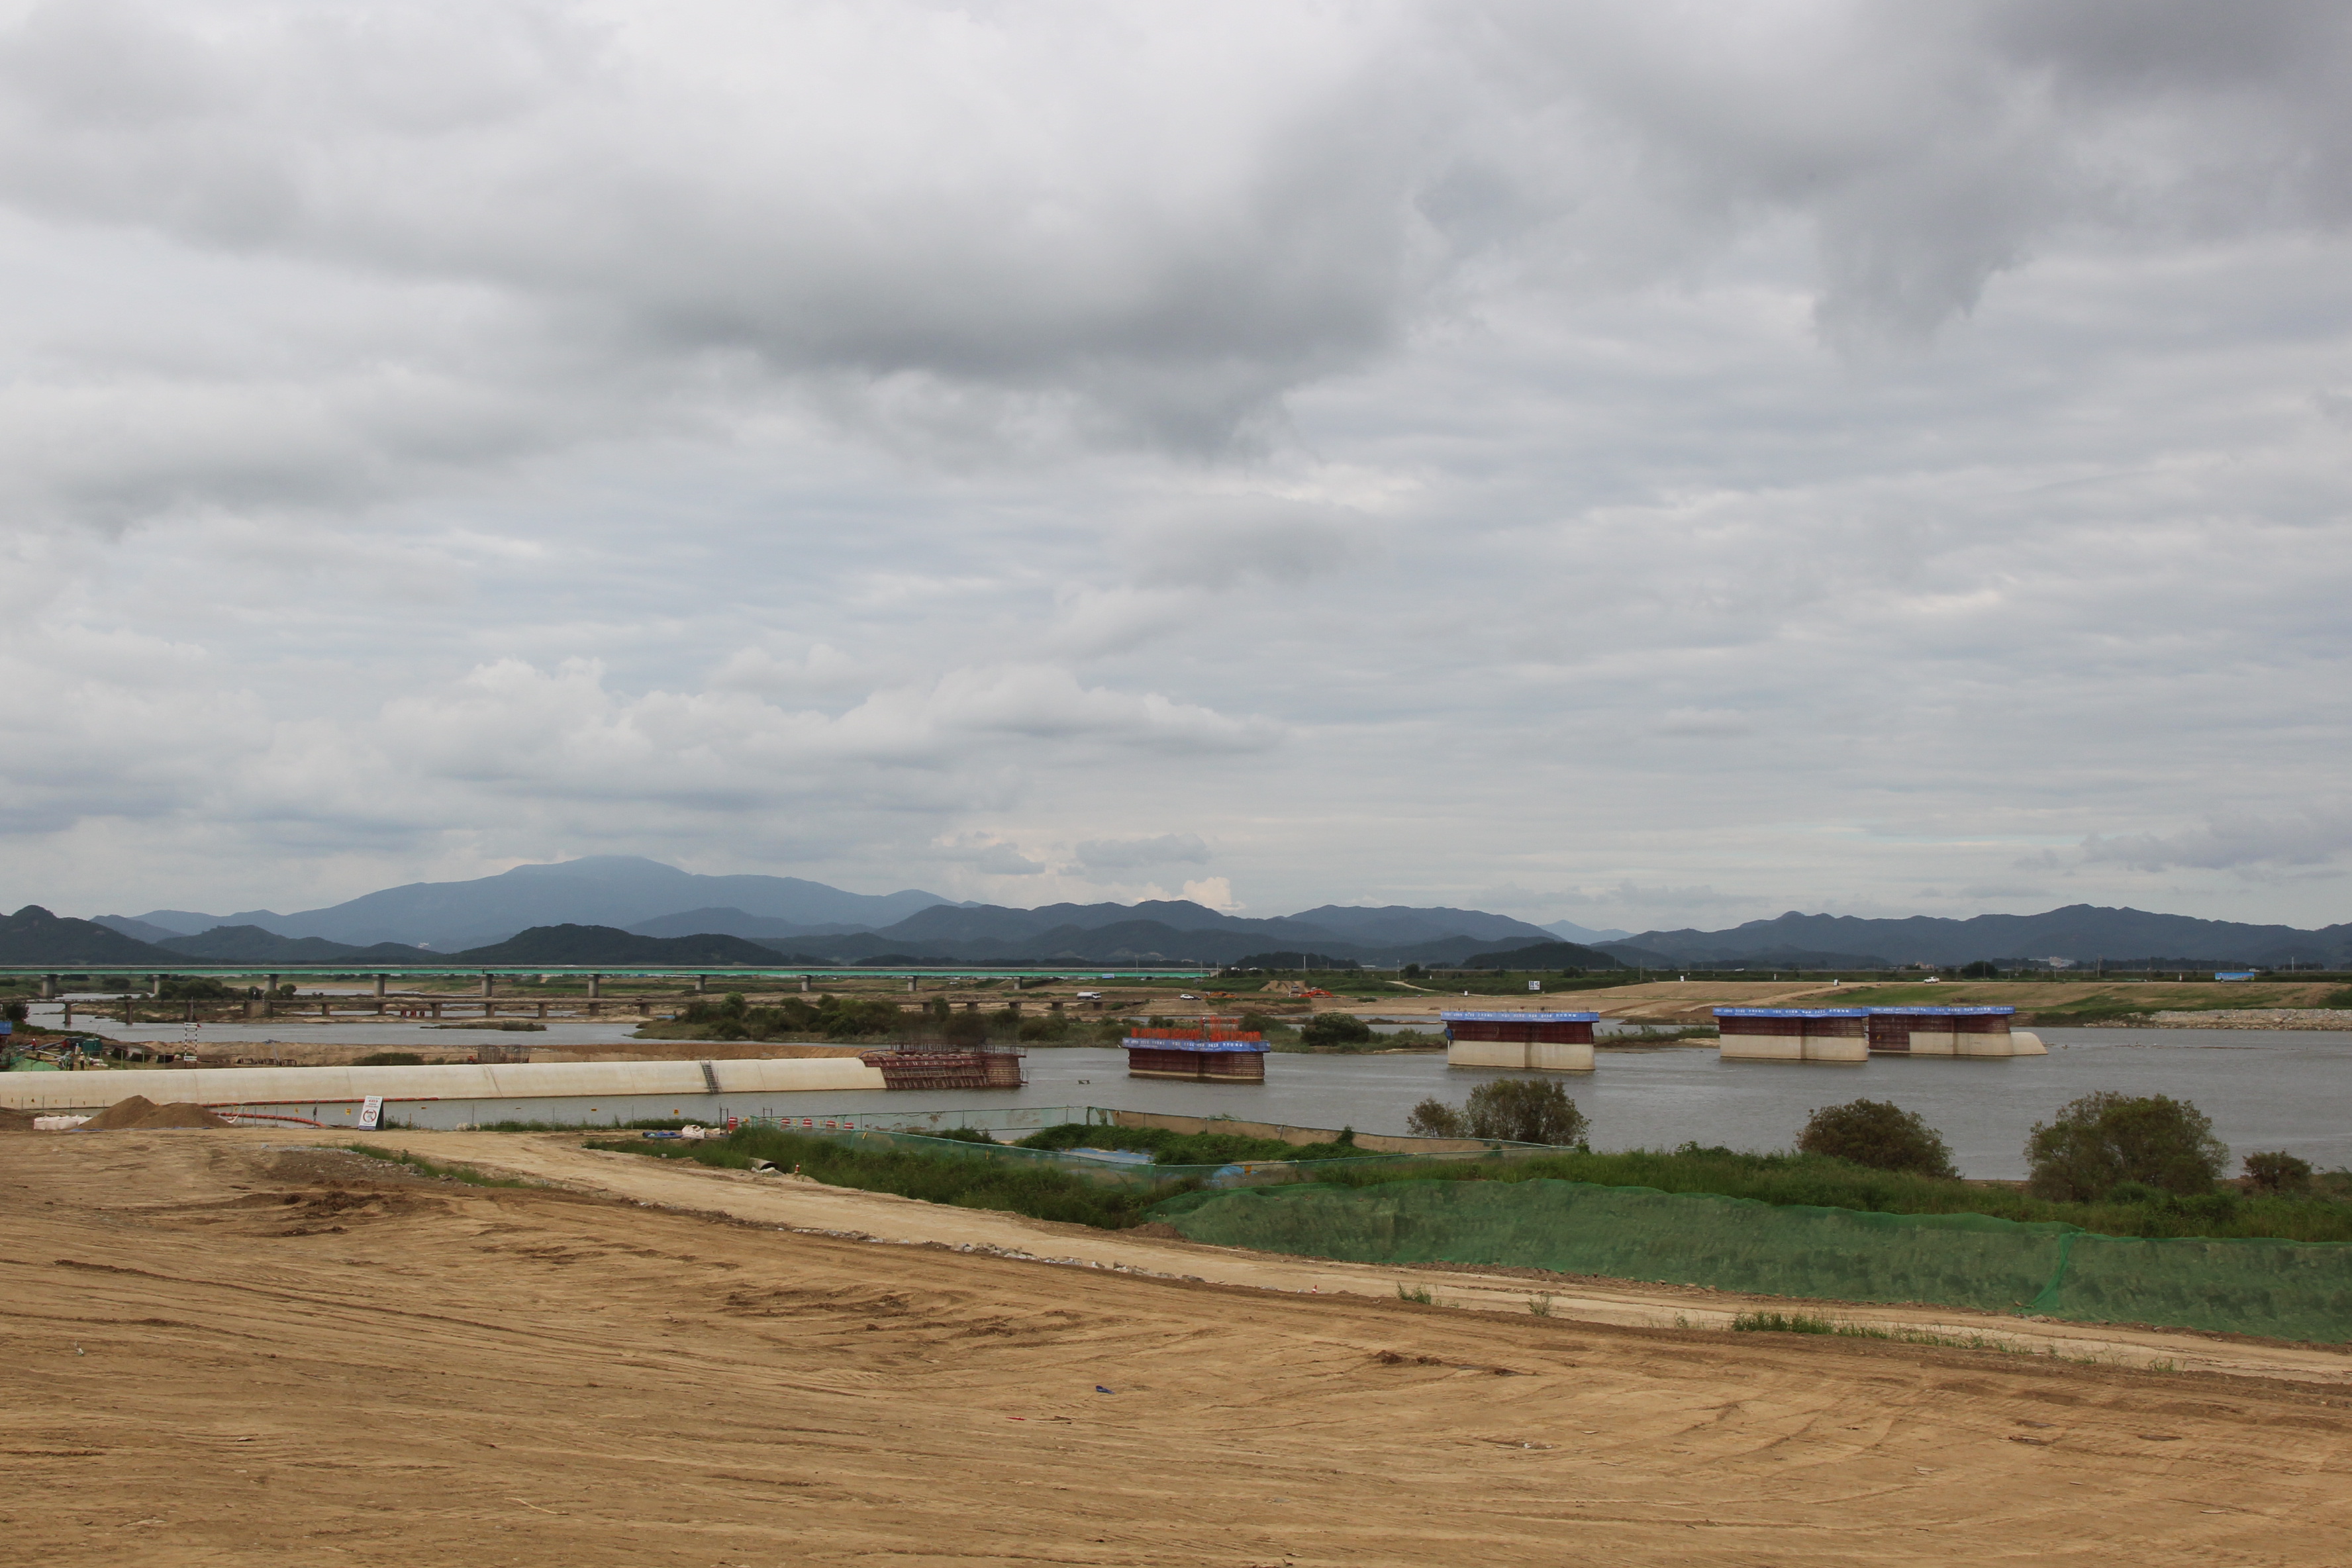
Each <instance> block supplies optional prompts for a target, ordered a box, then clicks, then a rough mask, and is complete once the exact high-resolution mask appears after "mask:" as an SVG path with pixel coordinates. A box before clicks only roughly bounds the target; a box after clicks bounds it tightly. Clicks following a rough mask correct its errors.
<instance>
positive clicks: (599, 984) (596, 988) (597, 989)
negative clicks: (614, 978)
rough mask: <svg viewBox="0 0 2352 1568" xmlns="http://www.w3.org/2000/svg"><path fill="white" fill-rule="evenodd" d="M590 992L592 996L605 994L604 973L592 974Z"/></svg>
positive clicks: (589, 982)
mask: <svg viewBox="0 0 2352 1568" xmlns="http://www.w3.org/2000/svg"><path fill="white" fill-rule="evenodd" d="M588 994H589V995H590V996H591V997H596V996H602V995H603V994H604V976H603V975H601V974H592V975H590V976H589V977H588Z"/></svg>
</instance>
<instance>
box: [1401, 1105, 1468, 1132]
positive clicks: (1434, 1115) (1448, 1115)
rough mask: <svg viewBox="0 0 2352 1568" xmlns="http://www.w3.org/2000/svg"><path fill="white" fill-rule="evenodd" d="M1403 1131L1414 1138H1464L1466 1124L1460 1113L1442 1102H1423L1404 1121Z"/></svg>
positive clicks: (1466, 1129)
mask: <svg viewBox="0 0 2352 1568" xmlns="http://www.w3.org/2000/svg"><path fill="white" fill-rule="evenodd" d="M1404 1130H1405V1131H1408V1132H1410V1133H1412V1135H1413V1136H1415V1137H1416V1138H1466V1137H1468V1136H1469V1135H1470V1128H1469V1125H1468V1123H1466V1122H1465V1121H1463V1120H1462V1113H1461V1112H1460V1111H1458V1110H1454V1108H1453V1107H1452V1106H1450V1105H1448V1104H1446V1103H1445V1101H1444V1100H1423V1101H1422V1102H1421V1103H1420V1104H1419V1105H1416V1106H1414V1107H1413V1108H1412V1115H1410V1116H1408V1117H1406V1118H1405V1119H1404Z"/></svg>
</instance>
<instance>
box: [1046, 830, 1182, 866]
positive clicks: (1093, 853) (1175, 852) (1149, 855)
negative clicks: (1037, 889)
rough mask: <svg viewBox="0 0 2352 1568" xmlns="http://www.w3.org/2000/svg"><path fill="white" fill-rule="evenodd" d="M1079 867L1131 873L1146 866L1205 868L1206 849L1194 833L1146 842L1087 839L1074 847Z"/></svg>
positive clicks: (1166, 836)
mask: <svg viewBox="0 0 2352 1568" xmlns="http://www.w3.org/2000/svg"><path fill="white" fill-rule="evenodd" d="M1076 853H1077V858H1078V864H1080V865H1081V866H1084V867H1085V868H1087V869H1088V870H1090V871H1130V870H1134V869H1137V868H1140V867H1145V866H1174V865H1192V866H1204V865H1206V864H1208V860H1209V847H1208V845H1207V844H1206V843H1204V842H1202V838H1201V836H1200V835H1199V834H1197V833H1160V834H1154V835H1153V836H1152V837H1149V838H1090V839H1087V840H1086V841H1085V842H1083V843H1081V844H1079V845H1078V846H1077V847H1076Z"/></svg>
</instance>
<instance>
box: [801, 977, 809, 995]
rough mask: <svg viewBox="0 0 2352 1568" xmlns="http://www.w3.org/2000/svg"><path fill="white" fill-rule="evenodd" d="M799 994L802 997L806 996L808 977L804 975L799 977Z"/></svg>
mask: <svg viewBox="0 0 2352 1568" xmlns="http://www.w3.org/2000/svg"><path fill="white" fill-rule="evenodd" d="M801 994H802V995H803V996H805V995H807V994H808V976H807V975H805V974H803V975H802V976H801Z"/></svg>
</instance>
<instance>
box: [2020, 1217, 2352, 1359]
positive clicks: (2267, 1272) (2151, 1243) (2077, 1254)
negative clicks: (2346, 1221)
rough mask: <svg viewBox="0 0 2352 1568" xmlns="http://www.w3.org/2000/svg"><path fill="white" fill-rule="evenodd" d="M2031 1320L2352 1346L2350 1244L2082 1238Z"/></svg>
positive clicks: (2070, 1246)
mask: <svg viewBox="0 0 2352 1568" xmlns="http://www.w3.org/2000/svg"><path fill="white" fill-rule="evenodd" d="M2032 1310H2033V1311H2035V1312H2038V1313H2042V1314H2043V1315H2045V1316H2048V1317H2053V1318H2064V1319H2067V1320H2069V1321H2075V1322H2107V1323H2158V1324H2163V1325H2166V1326H2168V1327H2177V1328H2184V1329H2218V1330H2221V1331H2226V1332H2232V1333H2242V1334H2267V1335H2270V1336H2272V1337H2273V1338H2276V1339H2284V1340H2311V1341H2315V1342H2319V1343H2323V1344H2337V1343H2341V1342H2345V1341H2347V1340H2352V1244H2347V1243H2344V1242H2299V1241H2268V1240H2259V1239H2239V1238H2218V1237H2217V1238H2212V1239H2205V1238H2200V1237H2165V1238H2162V1239H2158V1240H2146V1241H2143V1240H2138V1239H2135V1238H2131V1237H2115V1236H2094V1235H2092V1234H2090V1233H2088V1232H2084V1233H2081V1234H2079V1235H2075V1236H2071V1237H2067V1238H2066V1258H2065V1263H2064V1267H2063V1268H2062V1269H2061V1270H2060V1271H2059V1272H2058V1273H2057V1274H2056V1275H2055V1276H2054V1277H2053V1279H2052V1280H2051V1282H2050V1284H2049V1285H2048V1286H2047V1287H2046V1288H2045V1289H2043V1290H2042V1293H2041V1294H2040V1295H2038V1296H2036V1297H2035V1298H2034V1300H2033V1302H2032Z"/></svg>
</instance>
